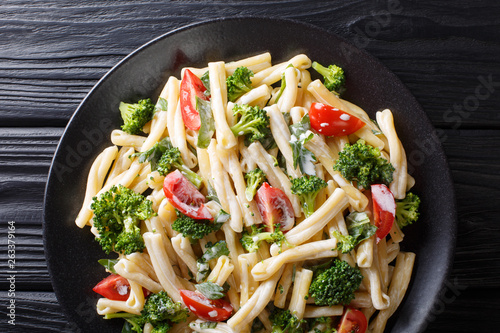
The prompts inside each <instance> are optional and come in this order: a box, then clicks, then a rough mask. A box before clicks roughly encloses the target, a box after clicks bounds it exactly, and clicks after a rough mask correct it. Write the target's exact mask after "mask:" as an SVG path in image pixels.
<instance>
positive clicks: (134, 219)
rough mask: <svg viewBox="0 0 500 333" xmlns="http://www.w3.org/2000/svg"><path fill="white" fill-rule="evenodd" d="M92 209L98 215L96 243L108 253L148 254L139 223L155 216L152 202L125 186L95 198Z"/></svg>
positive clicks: (117, 187)
mask: <svg viewBox="0 0 500 333" xmlns="http://www.w3.org/2000/svg"><path fill="white" fill-rule="evenodd" d="M90 208H91V209H92V211H93V212H94V227H95V228H96V229H97V231H98V232H99V236H98V237H96V240H97V241H98V242H99V244H101V246H102V248H103V250H104V251H105V252H106V253H110V252H111V251H116V252H123V253H125V254H131V253H134V252H141V251H142V250H144V247H145V245H144V239H143V238H142V236H141V230H140V228H139V222H140V221H142V220H146V219H148V218H150V217H151V216H153V215H155V212H154V211H153V208H152V202H151V201H150V200H147V199H146V198H144V197H143V196H142V195H141V194H139V193H136V192H134V191H133V190H131V189H128V188H126V187H124V186H122V185H118V186H112V187H111V188H110V189H109V190H108V191H106V192H104V193H102V194H101V195H100V196H99V197H94V198H93V201H92V204H91V205H90Z"/></svg>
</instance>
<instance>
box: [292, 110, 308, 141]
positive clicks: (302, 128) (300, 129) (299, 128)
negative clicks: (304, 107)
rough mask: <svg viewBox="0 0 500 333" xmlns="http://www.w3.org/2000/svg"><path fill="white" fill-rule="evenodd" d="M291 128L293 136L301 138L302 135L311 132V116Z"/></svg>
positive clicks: (306, 116) (305, 117) (303, 118)
mask: <svg viewBox="0 0 500 333" xmlns="http://www.w3.org/2000/svg"><path fill="white" fill-rule="evenodd" d="M289 128H290V133H291V134H292V135H295V137H297V138H300V136H301V135H302V134H304V133H306V132H307V131H310V130H311V120H310V119H309V114H306V115H304V117H302V119H301V120H300V121H299V122H298V123H296V124H293V125H290V126H289Z"/></svg>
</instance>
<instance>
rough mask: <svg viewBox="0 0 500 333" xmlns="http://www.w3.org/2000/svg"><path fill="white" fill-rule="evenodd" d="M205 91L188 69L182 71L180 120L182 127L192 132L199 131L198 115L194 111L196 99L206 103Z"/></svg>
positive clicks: (196, 111)
mask: <svg viewBox="0 0 500 333" xmlns="http://www.w3.org/2000/svg"><path fill="white" fill-rule="evenodd" d="M206 90H207V88H205V86H204V85H203V82H201V80H200V79H199V78H198V77H197V76H196V75H194V74H193V73H192V72H191V71H190V70H189V69H186V70H185V71H184V77H183V78H182V82H181V90H180V103H181V113H182V120H183V121H184V125H186V127H187V128H189V129H192V130H193V131H197V130H199V129H200V126H201V120H200V114H199V112H198V110H197V109H196V97H199V98H200V99H203V100H205V101H208V100H209V97H207V96H205V94H204V92H205V91H206Z"/></svg>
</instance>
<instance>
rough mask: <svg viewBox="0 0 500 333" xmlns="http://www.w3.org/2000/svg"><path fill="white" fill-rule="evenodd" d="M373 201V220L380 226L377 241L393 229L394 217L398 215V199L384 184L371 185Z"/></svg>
mask: <svg viewBox="0 0 500 333" xmlns="http://www.w3.org/2000/svg"><path fill="white" fill-rule="evenodd" d="M371 192H372V201H373V222H374V224H375V226H376V227H377V228H378V229H377V232H376V235H377V243H378V242H379V241H380V240H381V239H382V238H384V237H385V236H387V234H388V233H389V231H391V229H392V224H393V223H394V217H395V216H396V201H395V200H394V195H393V194H392V192H391V190H389V188H388V187H387V186H385V185H384V184H375V185H372V186H371Z"/></svg>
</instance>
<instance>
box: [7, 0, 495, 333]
mask: <svg viewBox="0 0 500 333" xmlns="http://www.w3.org/2000/svg"><path fill="white" fill-rule="evenodd" d="M499 12H500V3H499V2H498V1H493V0H482V1H474V2H471V1H466V0H460V1H453V2H449V1H444V0H437V1H418V2H417V1H411V2H409V1H407V2H403V1H401V2H399V1H397V0H387V1H381V0H378V1H367V0H355V1H349V2H347V1H326V0H320V1H306V0H289V1H255V0H253V1H243V0H238V1H231V2H227V1H222V0H220V1H207V0H205V1H194V0H190V1H119V2H118V1H69V0H64V1H55V0H54V1H27V0H4V1H2V2H1V4H0V46H1V47H0V101H1V103H0V288H1V290H2V292H0V305H1V306H0V318H2V319H0V332H4V331H9V332H11V331H12V332H28V331H29V332H73V331H76V330H75V327H74V326H73V325H72V324H71V323H68V322H67V321H66V319H65V318H64V316H63V315H62V309H61V308H60V306H59V305H58V303H57V300H56V298H55V295H54V293H53V292H52V287H51V284H50V277H49V273H48V271H47V269H46V261H45V257H44V253H43V240H42V228H41V226H42V211H43V192H44V188H45V182H46V177H47V172H48V169H49V167H50V162H51V159H52V155H53V153H54V151H55V149H56V146H57V143H58V140H59V138H60V136H61V134H62V133H63V129H64V126H65V125H66V123H67V121H68V120H69V118H70V117H71V115H72V113H73V112H74V110H75V109H76V108H77V106H78V104H79V103H80V101H81V100H82V99H83V98H84V97H85V95H86V94H87V93H88V92H89V90H90V89H91V88H92V86H93V85H94V84H95V83H96V82H97V81H98V80H99V79H100V78H101V77H102V76H103V75H104V74H105V73H106V72H107V71H108V70H109V69H110V68H111V67H112V66H114V65H115V64H116V63H117V62H118V61H120V60H121V59H123V57H125V56H126V55H127V54H129V53H130V52H131V51H133V50H135V49H136V48H137V47H139V46H141V45H142V44H143V43H145V42H147V41H148V40H150V39H151V38H154V37H157V36H160V35H161V34H163V33H165V32H168V31H171V30H172V29H175V28H178V27H181V26H183V25H186V24H190V23H194V22H200V21H203V20H207V19H214V18H220V17H233V16H251V15H257V16H271V17H283V18H292V19H297V20H299V21H302V22H306V23H311V24H314V25H316V26H320V27H323V28H325V29H327V30H329V31H331V32H334V33H337V34H339V35H341V36H343V37H345V38H346V39H348V40H349V41H351V42H352V43H354V44H355V45H356V46H358V47H359V48H362V49H364V50H366V51H367V52H369V53H370V54H372V55H374V56H375V57H377V58H379V59H380V60H381V61H382V62H383V63H384V64H385V65H386V66H387V67H388V68H389V69H391V70H392V71H394V73H395V74H396V75H397V76H398V77H399V78H400V79H401V80H402V81H403V82H404V83H405V84H406V85H407V87H408V88H409V90H410V91H411V92H412V93H413V95H415V97H416V98H417V100H418V101H419V102H420V103H421V104H422V106H423V107H424V109H425V111H426V112H427V114H428V116H429V118H430V119H431V121H432V123H433V124H434V125H435V126H436V127H437V128H438V129H443V130H444V132H443V133H444V134H445V137H446V139H444V140H443V142H442V143H443V146H444V149H445V152H446V154H447V156H448V161H449V165H450V169H451V171H452V176H453V180H454V183H455V189H456V197H457V206H458V218H459V221H458V222H459V224H458V240H457V248H456V255H455V261H454V266H453V271H452V275H451V276H450V278H449V281H448V284H447V286H445V288H444V289H443V294H442V297H441V298H440V299H441V304H437V305H436V308H435V311H434V313H435V315H436V318H435V320H431V321H430V322H429V326H428V329H427V332H460V333H462V332H463V333H465V332H472V331H488V332H491V331H495V330H497V328H498V326H499V324H500V319H499V317H498V316H497V315H496V314H497V313H498V311H499V310H500V308H499V306H500V303H499V302H498V298H499V297H500V278H499V276H500V246H499V241H498V239H500V227H499V226H498V223H496V221H497V220H498V216H499V214H500V205H499V204H498V203H499V199H500V148H499V147H500V110H499V107H500V58H499V57H498V54H500V16H499V15H498V13H499ZM331 47H335V46H331ZM7 221H15V222H16V242H18V243H17V244H16V268H17V271H18V273H17V274H16V302H17V303H16V304H17V312H16V315H17V318H16V319H17V320H16V324H17V325H16V326H15V327H14V326H7V324H6V320H5V318H7V317H6V315H7V309H6V306H4V305H5V304H7V302H8V301H9V300H10V298H9V297H8V295H7V293H6V292H5V291H4V290H8V288H9V283H8V281H7V278H8V277H9V276H8V274H7V273H6V272H7V266H6V265H7V236H6V233H7V228H6V222H7ZM436 223H439V221H436ZM472 318H474V319H472Z"/></svg>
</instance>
